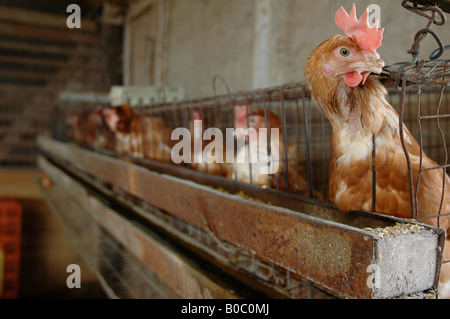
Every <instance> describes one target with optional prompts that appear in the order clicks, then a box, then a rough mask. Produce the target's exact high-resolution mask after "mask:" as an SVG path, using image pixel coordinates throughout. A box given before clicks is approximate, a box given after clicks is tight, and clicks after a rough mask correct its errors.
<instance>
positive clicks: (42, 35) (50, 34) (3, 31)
mask: <svg viewBox="0 0 450 319" xmlns="http://www.w3.org/2000/svg"><path fill="white" fill-rule="evenodd" d="M1 35H6V36H13V37H23V38H35V39H44V40H55V41H66V42H80V43H85V44H91V45H98V41H99V40H98V39H99V38H98V36H97V35H96V34H93V33H91V32H85V31H83V30H82V29H81V30H80V29H51V28H45V27H39V26H27V25H19V24H14V23H8V22H0V36H1Z"/></svg>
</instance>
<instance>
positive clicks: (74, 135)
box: [66, 112, 84, 142]
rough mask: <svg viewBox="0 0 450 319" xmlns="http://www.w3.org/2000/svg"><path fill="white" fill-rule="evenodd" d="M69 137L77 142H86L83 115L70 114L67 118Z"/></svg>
mask: <svg viewBox="0 0 450 319" xmlns="http://www.w3.org/2000/svg"><path fill="white" fill-rule="evenodd" d="M66 124H67V137H68V138H69V139H72V140H74V141H76V142H84V133H83V127H82V126H83V115H82V114H81V113H77V112H70V113H69V114H68V115H67V117H66Z"/></svg>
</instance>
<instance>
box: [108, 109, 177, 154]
mask: <svg viewBox="0 0 450 319" xmlns="http://www.w3.org/2000/svg"><path fill="white" fill-rule="evenodd" d="M103 115H104V117H105V122H106V124H107V125H108V127H109V129H110V130H111V131H113V132H115V144H116V145H115V151H116V152H118V153H122V154H126V155H131V156H135V157H140V158H142V157H146V158H150V159H154V160H158V161H164V162H169V161H171V156H170V152H171V139H170V134H171V131H170V128H169V126H168V124H167V123H166V122H165V121H163V120H162V119H161V118H159V117H154V116H149V115H138V114H136V112H134V111H133V109H132V108H131V107H129V106H127V105H120V106H116V107H110V108H107V109H104V110H103Z"/></svg>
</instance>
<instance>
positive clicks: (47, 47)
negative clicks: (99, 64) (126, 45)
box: [0, 39, 101, 56]
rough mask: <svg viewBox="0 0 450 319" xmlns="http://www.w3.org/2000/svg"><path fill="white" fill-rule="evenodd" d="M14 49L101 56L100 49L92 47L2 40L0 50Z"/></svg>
mask: <svg viewBox="0 0 450 319" xmlns="http://www.w3.org/2000/svg"><path fill="white" fill-rule="evenodd" d="M1 49H12V50H18V51H30V52H39V53H41V52H43V53H55V54H67V55H71V56H73V55H76V56H93V55H101V51H100V49H99V48H96V47H91V46H83V48H80V49H78V48H76V49H74V48H70V47H65V46H58V45H55V44H36V43H28V42H17V41H6V40H1V39H0V50H1Z"/></svg>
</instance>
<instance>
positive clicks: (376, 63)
mask: <svg viewBox="0 0 450 319" xmlns="http://www.w3.org/2000/svg"><path fill="white" fill-rule="evenodd" d="M364 58H365V60H366V61H365V62H366V68H367V69H366V70H364V71H370V72H373V73H375V74H380V73H381V71H382V70H383V67H384V61H383V60H382V59H381V58H380V55H379V54H378V53H377V52H376V51H375V52H370V53H366V54H364Z"/></svg>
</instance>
